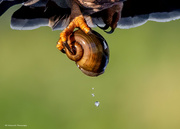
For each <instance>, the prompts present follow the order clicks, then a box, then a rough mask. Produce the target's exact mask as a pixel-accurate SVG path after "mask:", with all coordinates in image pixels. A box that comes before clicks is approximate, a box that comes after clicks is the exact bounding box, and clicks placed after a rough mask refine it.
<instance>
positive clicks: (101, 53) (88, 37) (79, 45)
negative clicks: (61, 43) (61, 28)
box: [65, 29, 109, 76]
mask: <svg viewBox="0 0 180 129" xmlns="http://www.w3.org/2000/svg"><path fill="white" fill-rule="evenodd" d="M69 43H71V44H72V49H73V51H74V54H72V53H71V52H70V51H69V50H68V49H67V48H66V47H65V52H66V55H67V56H68V57H69V59H71V60H73V61H75V62H76V64H77V66H78V68H79V69H80V70H81V71H82V72H83V73H84V74H86V75H88V76H98V75H100V74H102V73H104V71H105V68H106V66H107V64H108V62H109V47H108V44H107V42H106V40H105V39H104V38H103V37H102V36H101V35H100V34H99V33H97V32H96V31H93V30H92V33H91V34H85V33H84V32H83V31H82V30H80V29H79V30H76V31H75V32H73V33H72V34H71V35H70V36H69V37H68V44H69Z"/></svg>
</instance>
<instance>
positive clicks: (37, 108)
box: [0, 6, 180, 129]
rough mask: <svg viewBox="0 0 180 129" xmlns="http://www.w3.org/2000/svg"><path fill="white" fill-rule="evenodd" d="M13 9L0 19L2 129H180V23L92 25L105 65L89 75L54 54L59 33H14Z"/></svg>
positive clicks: (63, 57) (0, 103)
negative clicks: (105, 53) (103, 43)
mask: <svg viewBox="0 0 180 129" xmlns="http://www.w3.org/2000/svg"><path fill="white" fill-rule="evenodd" d="M18 7H19V6H15V7H13V8H11V9H9V10H8V11H7V12H6V13H5V14H4V15H3V16H2V17H1V18H0V129H8V128H12V127H9V126H6V125H17V124H19V125H26V127H21V128H28V129H179V128H180V123H179V121H180V58H179V57H180V35H179V33H180V21H178V20H177V21H172V22H168V23H157V22H148V23H146V24H145V25H143V26H140V27H137V28H133V29H129V30H120V29H117V30H116V31H115V32H114V33H113V34H111V35H109V34H106V33H104V32H103V31H102V30H100V29H98V28H95V30H96V31H98V32H99V33H101V34H102V35H103V36H104V38H105V39H106V40H107V42H108V44H109V47H110V61H109V64H108V67H107V69H106V71H105V73H104V74H103V75H101V76H99V77H94V78H93V77H88V76H86V75H84V74H83V73H82V72H81V71H80V70H79V69H78V68H77V67H76V65H75V63H74V62H72V61H70V60H69V59H68V58H67V57H66V55H64V54H62V53H61V52H59V51H58V50H57V48H56V42H57V41H58V39H59V33H60V32H61V31H51V29H50V28H49V27H41V28H39V29H36V30H30V31H18V30H12V29H11V28H10V18H11V15H12V13H13V12H14V11H15V10H16V9H17V8H18ZM92 88H94V90H93V89H92ZM93 93H94V95H95V96H94V97H93V96H92V95H91V94H93ZM96 101H99V102H100V105H99V107H96V106H95V105H94V103H95V102H96ZM13 128H20V127H13Z"/></svg>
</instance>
